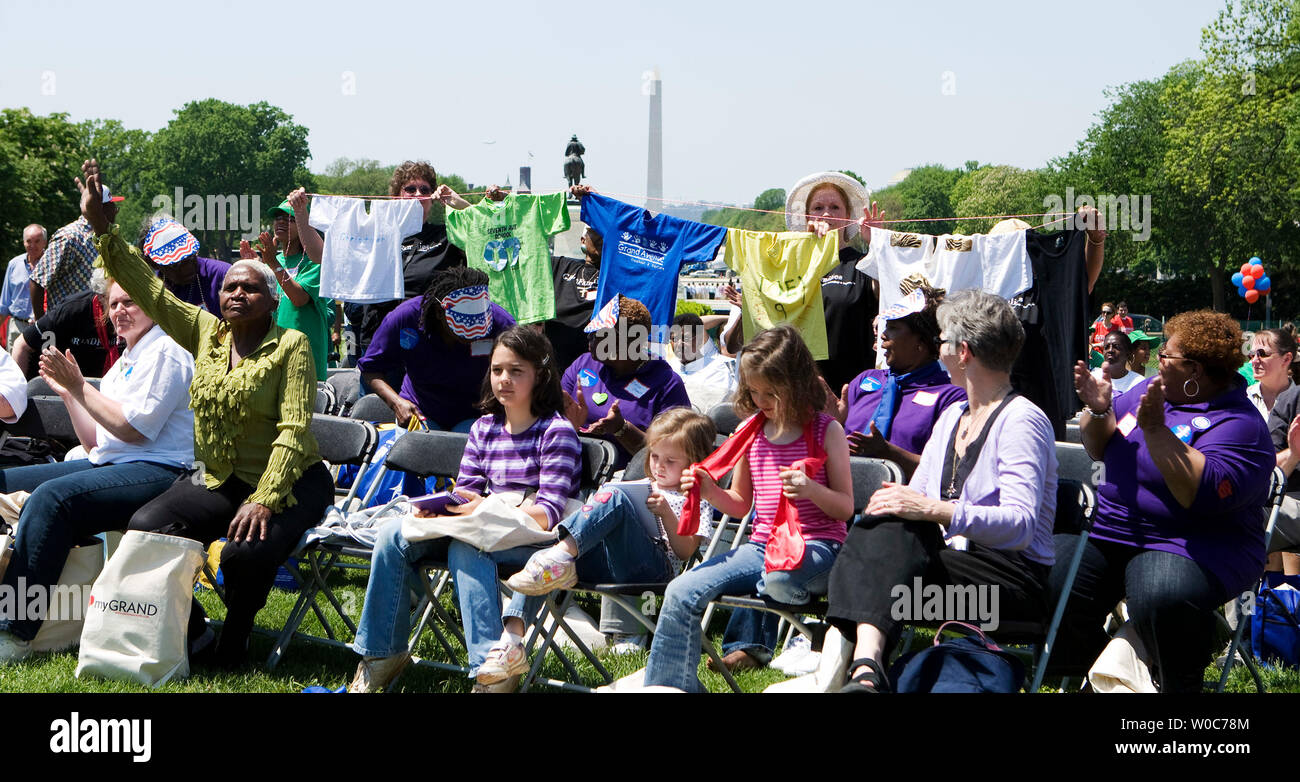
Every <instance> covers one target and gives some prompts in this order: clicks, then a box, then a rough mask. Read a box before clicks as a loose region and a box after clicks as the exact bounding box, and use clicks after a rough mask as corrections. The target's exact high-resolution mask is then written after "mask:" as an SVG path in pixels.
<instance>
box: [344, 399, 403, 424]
mask: <svg viewBox="0 0 1300 782" xmlns="http://www.w3.org/2000/svg"><path fill="white" fill-rule="evenodd" d="M348 417H350V418H356V419H358V420H361V421H369V422H371V423H374V424H391V423H395V422H396V421H397V416H396V415H395V414H394V413H393V409H392V408H391V407H389V406H388V404H387V403H386V402H384V400H382V399H380V398H379V395H378V394H366V395H365V396H363V397H361V398H360V399H358V400H357V401H356V403H354V404H353V405H352V411H351V412H350V413H349V415H348Z"/></svg>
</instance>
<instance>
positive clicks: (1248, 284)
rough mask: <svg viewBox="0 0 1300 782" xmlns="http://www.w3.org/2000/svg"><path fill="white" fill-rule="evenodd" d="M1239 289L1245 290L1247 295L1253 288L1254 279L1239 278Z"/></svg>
mask: <svg viewBox="0 0 1300 782" xmlns="http://www.w3.org/2000/svg"><path fill="white" fill-rule="evenodd" d="M1241 287H1243V288H1245V289H1246V294H1247V295H1249V294H1250V291H1251V289H1252V288H1254V287H1255V278H1254V277H1242V278H1241Z"/></svg>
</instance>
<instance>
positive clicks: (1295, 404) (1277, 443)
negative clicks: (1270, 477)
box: [1268, 386, 1300, 492]
mask: <svg viewBox="0 0 1300 782" xmlns="http://www.w3.org/2000/svg"><path fill="white" fill-rule="evenodd" d="M1296 413H1300V386H1292V387H1290V388H1288V389H1287V390H1285V391H1283V392H1282V393H1280V394H1278V395H1277V400H1276V401H1275V402H1273V410H1272V411H1271V412H1270V413H1269V414H1268V434H1269V436H1270V437H1272V438H1273V450H1275V451H1278V452H1281V451H1285V450H1286V447H1287V446H1286V433H1287V431H1288V430H1289V429H1290V428H1291V422H1292V421H1293V420H1295V417H1296ZM1286 490H1287V491H1289V492H1290V491H1300V470H1296V471H1295V472H1293V473H1291V477H1290V478H1288V479H1287V483H1286Z"/></svg>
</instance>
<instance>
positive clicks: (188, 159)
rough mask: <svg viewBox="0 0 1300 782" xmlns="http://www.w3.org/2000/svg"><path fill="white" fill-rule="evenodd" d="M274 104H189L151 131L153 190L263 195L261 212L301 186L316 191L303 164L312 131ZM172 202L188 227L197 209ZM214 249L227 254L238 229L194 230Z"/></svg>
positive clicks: (161, 192) (226, 195) (209, 101)
mask: <svg viewBox="0 0 1300 782" xmlns="http://www.w3.org/2000/svg"><path fill="white" fill-rule="evenodd" d="M292 120H293V118H292V117H290V116H289V115H288V114H286V113H285V112H284V111H283V110H281V109H279V108H276V107H275V106H272V105H270V104H269V103H265V102H262V103H254V104H252V105H249V106H238V105H235V104H232V103H226V102H224V101H220V100H216V99H211V98H210V99H207V100H202V101H195V102H192V103H187V104H186V105H185V106H183V107H181V108H180V109H179V110H177V111H176V116H175V117H174V118H173V119H172V120H171V121H170V122H168V123H167V126H166V127H165V128H163V129H162V130H160V131H158V133H157V134H156V135H155V136H154V139H153V143H152V144H151V145H150V155H149V157H150V160H151V163H152V166H151V169H152V172H153V174H152V180H153V181H152V183H151V184H152V187H151V189H152V190H153V191H154V192H155V193H156V194H158V195H165V196H168V197H169V198H170V196H171V194H172V192H174V189H175V188H177V187H179V188H182V189H183V190H184V192H185V195H186V197H187V200H188V196H190V195H197V196H200V197H204V196H214V197H220V198H227V199H228V198H230V197H235V198H238V197H242V196H249V197H251V196H258V197H259V198H260V199H261V207H262V212H263V214H262V215H257V216H256V218H257V219H260V220H264V219H265V214H264V213H265V210H267V209H269V208H270V207H272V206H274V205H275V204H278V203H279V202H280V201H282V200H283V199H284V197H285V195H286V194H287V193H288V192H289V191H290V190H292V189H294V188H296V187H306V188H307V189H308V190H313V191H314V190H316V183H315V179H314V177H313V175H312V174H311V172H309V171H308V170H307V169H306V167H305V166H304V163H305V162H306V160H307V158H308V156H309V154H310V153H309V152H308V148H307V128H305V127H303V126H301V125H297V124H295V123H294V122H293V121H292ZM182 206H183V205H173V209H174V211H176V212H178V217H182V219H183V221H184V222H186V223H187V224H190V223H191V222H192V221H191V220H190V219H189V218H190V217H191V215H192V214H193V213H192V212H191V211H190V210H189V209H188V208H186V209H184V212H185V214H184V215H181V214H179V213H180V212H182V211H183V210H182ZM195 234H196V235H197V236H198V238H199V241H200V243H202V244H203V245H204V247H205V249H206V250H207V251H208V252H210V253H215V254H217V255H218V256H219V257H228V256H229V254H230V250H231V248H232V247H233V246H234V245H235V243H236V242H237V241H238V237H239V231H237V230H230V229H229V228H227V229H226V230H220V229H219V228H215V227H212V226H209V225H208V224H207V222H206V221H204V222H203V227H202V228H200V229H198V230H195Z"/></svg>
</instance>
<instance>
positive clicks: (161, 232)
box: [144, 217, 199, 266]
mask: <svg viewBox="0 0 1300 782" xmlns="http://www.w3.org/2000/svg"><path fill="white" fill-rule="evenodd" d="M198 251H199V240H198V239H195V238H194V234H192V233H190V232H189V231H187V230H185V226H183V225H181V224H180V223H178V222H176V221H175V220H172V219H170V218H167V217H160V218H158V219H157V220H155V221H154V223H153V225H151V226H149V233H148V234H146V235H145V238H144V254H145V255H146V256H147V257H148V258H149V260H151V261H153V262H154V263H156V264H158V265H159V266H171V265H172V264H173V263H176V262H177V261H181V260H184V259H185V258H188V257H190V256H191V255H196V254H197V253H198Z"/></svg>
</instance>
